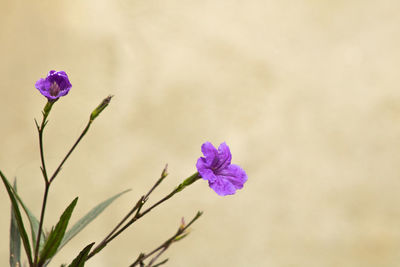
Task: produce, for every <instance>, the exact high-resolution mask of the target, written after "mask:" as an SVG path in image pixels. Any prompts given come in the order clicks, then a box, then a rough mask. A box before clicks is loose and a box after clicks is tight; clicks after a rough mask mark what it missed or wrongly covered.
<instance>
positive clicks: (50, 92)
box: [0, 70, 247, 267]
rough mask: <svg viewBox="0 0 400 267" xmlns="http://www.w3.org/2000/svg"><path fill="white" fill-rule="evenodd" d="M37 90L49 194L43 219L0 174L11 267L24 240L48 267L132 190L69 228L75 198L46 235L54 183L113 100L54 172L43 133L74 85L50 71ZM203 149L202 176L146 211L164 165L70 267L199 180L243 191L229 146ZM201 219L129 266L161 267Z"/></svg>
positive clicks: (35, 263)
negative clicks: (40, 100)
mask: <svg viewBox="0 0 400 267" xmlns="http://www.w3.org/2000/svg"><path fill="white" fill-rule="evenodd" d="M35 87H36V88H37V89H38V90H39V91H40V93H41V94H42V95H43V96H45V97H46V98H47V103H46V105H45V107H44V109H43V112H42V114H43V118H42V122H41V123H38V122H37V121H36V120H35V123H36V127H37V131H38V135H39V154H40V160H41V167H40V169H41V172H42V176H43V180H44V193H43V200H42V207H41V212H40V216H39V219H38V218H37V217H36V216H35V215H34V212H32V211H31V210H30V209H29V208H28V207H27V205H26V204H25V203H24V202H23V200H22V198H21V196H20V195H19V194H18V192H17V184H16V181H14V184H13V185H12V184H11V183H10V181H9V180H8V179H7V177H6V176H5V175H4V173H3V172H1V171H0V176H1V179H2V181H3V183H4V186H5V188H6V190H7V193H8V196H9V198H10V200H11V227H10V266H12V267H14V266H21V261H22V260H21V241H22V246H23V248H24V251H25V256H26V260H27V262H28V265H29V266H30V267H42V266H47V265H49V263H50V262H51V260H52V258H53V257H54V256H55V255H56V254H57V253H58V252H59V251H60V250H61V249H62V248H63V247H64V246H65V245H66V244H67V243H68V242H69V241H70V240H71V239H72V238H73V237H74V236H76V235H77V234H78V233H79V232H80V231H81V230H82V229H83V228H85V227H86V226H87V225H88V224H89V223H90V222H91V221H93V220H94V219H95V218H96V217H97V216H98V215H99V214H100V213H101V212H103V211H104V210H105V209H106V208H107V207H108V206H109V205H110V204H111V203H112V202H113V201H114V200H116V199H117V198H118V197H119V196H121V195H122V194H124V193H126V192H127V191H129V190H126V191H123V192H121V193H119V194H116V195H114V196H113V197H111V198H109V199H106V200H105V201H103V202H101V203H100V204H98V205H97V206H95V207H94V208H93V209H92V210H91V211H89V212H88V213H87V214H86V215H85V216H83V217H82V218H81V219H80V220H78V221H77V222H76V223H75V224H74V225H73V226H72V227H70V228H69V229H68V230H67V228H68V225H69V221H70V218H71V215H72V213H73V211H74V208H75V206H76V204H77V201H78V197H76V198H74V199H73V201H72V202H71V204H69V205H68V207H67V208H66V209H65V210H64V212H63V213H62V215H61V217H60V219H59V221H58V223H57V224H56V225H55V226H54V227H52V228H51V231H50V232H49V233H47V234H46V233H45V232H44V231H43V225H44V219H45V212H46V204H47V201H48V197H49V192H50V188H51V185H52V183H53V181H54V179H56V177H57V175H58V174H59V172H60V171H61V169H62V167H63V165H64V163H65V162H66V160H67V159H68V158H69V157H70V155H71V154H72V152H73V151H74V149H75V148H76V146H77V145H78V144H79V143H80V141H81V140H82V138H83V137H84V136H85V135H86V133H87V131H88V130H89V128H90V126H91V125H92V123H93V122H94V120H95V119H96V118H97V117H98V116H99V115H100V114H101V112H102V111H103V110H104V109H105V108H106V107H107V106H108V105H109V103H110V101H111V99H112V96H108V97H106V98H105V99H104V100H103V101H102V102H101V103H100V104H99V105H98V106H97V107H96V108H95V109H94V110H93V112H92V113H91V114H90V116H89V120H88V122H87V125H86V127H85V128H84V129H83V131H82V133H81V134H80V136H79V137H78V138H77V140H76V141H75V143H74V144H73V145H72V147H71V149H70V150H69V151H68V152H67V153H66V156H65V157H64V158H63V160H62V161H61V162H60V164H59V165H58V167H57V168H56V169H55V171H54V172H52V173H50V172H49V171H48V169H47V168H46V161H45V157H44V142H43V132H44V130H45V127H46V125H47V123H48V121H47V118H48V116H49V114H50V111H51V109H52V106H53V105H54V103H56V101H57V100H58V99H59V98H60V97H62V96H65V95H67V94H68V92H69V91H70V89H71V87H72V85H71V83H70V81H69V78H68V75H67V74H66V73H65V72H64V71H54V70H51V71H50V72H49V74H48V75H47V77H46V78H44V79H39V80H38V81H37V82H36V84H35ZM201 150H202V152H203V154H204V157H200V158H199V159H198V160H197V164H196V167H197V172H195V173H194V174H193V175H191V176H189V177H188V178H186V179H185V180H183V182H182V183H180V184H178V186H176V187H175V188H174V189H173V190H172V191H171V192H170V193H169V194H167V195H165V196H164V197H163V198H161V199H160V200H159V201H157V202H156V203H155V204H153V205H151V206H149V207H147V205H146V202H147V200H148V199H149V197H150V195H151V194H152V192H153V191H154V190H155V189H156V188H157V187H158V186H159V185H160V184H161V182H162V181H163V180H164V179H165V178H166V177H167V175H168V173H167V166H165V168H164V169H163V171H162V172H161V176H160V178H159V179H158V180H157V181H156V182H155V183H154V185H153V186H152V187H151V188H150V189H149V191H148V192H147V193H145V194H144V195H142V196H141V197H139V198H138V200H137V202H136V204H135V205H134V206H133V207H132V208H131V210H130V211H129V212H128V213H127V215H126V216H125V217H124V218H122V219H121V220H120V221H119V222H118V223H117V224H116V226H115V227H114V229H112V230H111V231H110V232H109V233H108V234H107V235H106V236H105V238H104V239H103V240H101V241H100V242H99V243H98V244H96V245H95V242H92V243H90V244H87V245H86V246H84V247H83V249H81V250H80V253H79V254H78V255H77V256H76V257H75V258H74V259H72V260H71V262H70V263H69V265H68V267H82V266H84V265H85V263H86V262H87V261H88V260H89V259H90V258H92V257H94V256H95V255H97V254H98V253H99V252H101V251H102V250H103V249H104V248H105V247H106V246H107V245H108V244H109V243H110V242H111V241H112V240H114V239H115V238H116V237H118V236H119V235H120V234H121V233H122V232H124V231H125V230H126V229H127V228H128V227H130V226H131V225H132V224H133V223H135V222H136V221H137V220H139V219H140V218H142V217H143V216H145V215H146V214H148V213H149V212H150V211H152V210H153V209H154V208H156V207H158V206H160V205H161V204H162V203H164V202H165V201H167V200H168V199H170V198H171V197H173V196H174V195H175V194H176V193H178V192H180V191H182V190H183V189H184V188H186V187H187V186H189V185H191V184H193V183H194V182H195V181H197V180H200V178H202V179H204V180H207V181H208V183H209V186H210V187H211V188H212V189H213V190H214V191H215V192H216V193H217V194H218V195H221V196H225V195H232V194H234V193H235V192H236V190H238V189H241V188H242V187H243V184H244V183H245V182H246V181H247V175H246V173H245V171H244V170H243V169H242V168H240V167H239V166H237V165H234V164H231V159H232V155H231V152H230V149H229V147H228V146H227V144H226V143H222V144H221V145H220V146H219V148H218V150H217V149H216V148H215V147H214V146H213V145H212V144H211V143H210V142H206V143H204V144H203V145H202V147H201ZM21 211H23V212H24V213H25V215H26V217H27V221H28V222H29V225H30V232H31V238H29V237H28V233H27V227H26V226H25V225H24V221H23V219H22V214H21ZM201 215H202V212H197V213H196V215H195V216H194V217H193V218H192V220H190V222H189V223H187V224H186V223H185V221H184V219H182V221H181V224H180V226H179V228H178V230H177V232H176V233H175V234H174V235H172V236H171V237H170V238H169V239H167V240H166V241H165V242H163V243H162V244H161V245H160V246H158V247H157V248H156V249H154V250H153V251H151V252H148V253H140V254H139V256H138V257H137V259H136V260H135V261H134V262H133V263H132V264H131V265H130V266H138V265H140V266H160V265H162V264H164V263H166V262H167V259H166V260H162V261H159V262H158V259H159V257H160V256H161V255H162V254H163V253H164V252H165V251H166V250H167V249H168V248H169V247H170V246H171V244H173V243H174V242H177V241H179V240H181V239H182V238H184V237H185V236H186V235H187V234H188V232H187V229H188V228H189V227H190V226H191V225H192V224H193V223H194V222H195V221H196V220H197V219H198V218H199V217H200V216H201ZM63 266H66V265H63Z"/></svg>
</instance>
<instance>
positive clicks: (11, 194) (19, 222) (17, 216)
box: [0, 171, 32, 265]
mask: <svg viewBox="0 0 400 267" xmlns="http://www.w3.org/2000/svg"><path fill="white" fill-rule="evenodd" d="M0 176H1V179H2V180H3V183H4V186H5V187H6V189H7V193H8V196H9V197H10V200H11V204H12V207H13V210H14V215H15V220H16V222H17V225H18V231H19V233H20V236H21V239H22V243H23V244H24V249H25V252H26V256H27V258H28V262H29V265H32V252H31V246H30V244H29V239H28V235H27V234H26V231H25V227H24V223H23V221H22V217H21V212H20V211H19V207H18V203H17V200H16V199H15V196H14V190H13V189H12V187H11V185H10V183H9V182H8V180H7V178H6V177H5V176H4V174H3V173H2V172H1V171H0Z"/></svg>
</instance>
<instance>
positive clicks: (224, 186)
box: [208, 179, 236, 196]
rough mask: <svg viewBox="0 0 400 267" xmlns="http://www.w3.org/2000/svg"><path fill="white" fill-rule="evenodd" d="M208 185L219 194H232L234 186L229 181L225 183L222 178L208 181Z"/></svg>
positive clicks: (234, 189)
mask: <svg viewBox="0 0 400 267" xmlns="http://www.w3.org/2000/svg"><path fill="white" fill-rule="evenodd" d="M208 185H209V186H210V187H211V188H212V189H213V190H214V191H215V193H217V194H218V195H220V196H226V195H233V194H235V192H236V188H235V187H234V186H233V184H231V183H227V182H226V181H224V180H222V179H217V180H215V181H214V182H210V181H209V182H208Z"/></svg>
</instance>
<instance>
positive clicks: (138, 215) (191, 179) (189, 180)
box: [88, 172, 200, 258]
mask: <svg viewBox="0 0 400 267" xmlns="http://www.w3.org/2000/svg"><path fill="white" fill-rule="evenodd" d="M199 178H200V176H199V173H197V172H196V173H195V174H193V175H192V176H190V177H189V178H187V179H186V180H185V181H184V182H183V183H181V184H180V185H179V186H178V187H176V188H175V189H174V190H173V191H172V192H171V193H169V194H168V195H166V196H165V197H163V198H162V199H161V200H159V201H158V202H156V203H155V204H153V205H152V206H151V207H149V208H147V209H146V210H145V211H143V212H140V208H141V207H142V206H143V204H144V203H143V204H142V205H141V206H140V207H139V209H138V211H137V212H136V214H135V216H133V218H132V219H131V220H130V221H129V222H128V223H126V224H125V225H124V226H123V227H122V228H121V229H119V230H118V231H117V232H116V233H114V234H113V235H112V236H111V237H109V238H108V239H107V240H106V242H104V243H105V245H106V244H107V243H109V242H111V241H112V240H113V239H114V238H116V237H117V236H118V235H120V234H121V233H122V232H123V231H125V230H126V229H127V228H128V227H129V226H131V225H132V224H133V223H134V222H136V221H137V220H138V219H140V218H141V217H143V216H144V215H146V214H147V213H149V212H150V211H151V210H152V209H154V208H155V207H157V206H159V205H160V204H162V203H163V202H165V201H166V200H168V199H170V198H171V197H172V196H174V195H175V194H176V193H178V192H180V191H182V190H183V189H184V188H185V187H186V186H187V185H190V184H191V183H193V182H195V181H196V180H198V179H199ZM158 184H159V183H158ZM158 184H157V183H156V185H158ZM152 189H153V188H152ZM93 252H95V251H93ZM96 253H97V252H96ZM91 256H93V255H91ZM88 258H89V257H88Z"/></svg>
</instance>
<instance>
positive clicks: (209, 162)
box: [196, 142, 247, 196]
mask: <svg viewBox="0 0 400 267" xmlns="http://www.w3.org/2000/svg"><path fill="white" fill-rule="evenodd" d="M201 151H202V152H203V154H204V156H205V157H200V158H199V159H198V160H197V164H196V167H197V171H198V172H199V173H200V175H201V177H202V178H203V179H204V180H207V181H208V185H209V186H210V187H211V188H212V189H213V190H214V191H215V192H216V193H217V194H218V195H220V196H225V195H232V194H235V192H236V190H237V189H241V188H242V187H243V184H244V183H245V182H246V181H247V175H246V173H245V171H244V170H243V169H242V168H240V167H239V166H238V165H235V164H231V159H232V154H231V151H230V150H229V147H228V146H227V144H226V143H225V142H224V143H222V144H220V145H219V147H218V150H217V149H216V148H215V147H214V146H213V145H212V144H211V143H210V142H205V143H204V144H203V145H202V146H201Z"/></svg>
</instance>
